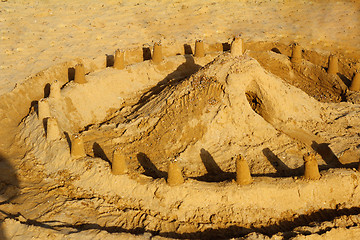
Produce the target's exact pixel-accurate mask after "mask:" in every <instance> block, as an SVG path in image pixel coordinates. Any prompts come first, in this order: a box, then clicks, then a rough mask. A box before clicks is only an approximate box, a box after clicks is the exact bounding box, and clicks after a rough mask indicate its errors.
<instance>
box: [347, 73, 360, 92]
mask: <svg viewBox="0 0 360 240" xmlns="http://www.w3.org/2000/svg"><path fill="white" fill-rule="evenodd" d="M349 89H350V90H351V91H360V71H359V70H357V71H356V72H355V75H354V77H353V79H352V81H351V85H350V87H349Z"/></svg>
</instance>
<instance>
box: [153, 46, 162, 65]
mask: <svg viewBox="0 0 360 240" xmlns="http://www.w3.org/2000/svg"><path fill="white" fill-rule="evenodd" d="M162 59H163V56H162V46H161V42H157V43H155V44H154V49H153V55H152V60H153V62H154V63H155V64H159V63H161V62H162Z"/></svg>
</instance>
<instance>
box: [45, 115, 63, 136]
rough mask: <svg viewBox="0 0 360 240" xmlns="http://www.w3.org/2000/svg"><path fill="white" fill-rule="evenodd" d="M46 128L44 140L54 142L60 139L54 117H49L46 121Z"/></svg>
mask: <svg viewBox="0 0 360 240" xmlns="http://www.w3.org/2000/svg"><path fill="white" fill-rule="evenodd" d="M46 126H47V128H46V138H47V140H50V141H52V140H56V139H60V138H61V135H60V130H59V126H58V123H57V120H56V118H54V117H49V118H48V119H47V125H46Z"/></svg>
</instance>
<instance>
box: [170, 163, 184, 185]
mask: <svg viewBox="0 0 360 240" xmlns="http://www.w3.org/2000/svg"><path fill="white" fill-rule="evenodd" d="M167 183H168V184H169V185H170V186H176V185H180V184H182V183H184V178H183V176H182V172H181V169H180V167H179V165H178V163H177V160H176V159H175V160H171V161H170V162H169V169H168V178H167Z"/></svg>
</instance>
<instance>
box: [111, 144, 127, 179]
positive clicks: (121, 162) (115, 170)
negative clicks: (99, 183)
mask: <svg viewBox="0 0 360 240" xmlns="http://www.w3.org/2000/svg"><path fill="white" fill-rule="evenodd" d="M127 171H128V168H127V164H126V157H125V155H124V154H122V152H121V149H120V148H116V149H115V150H114V152H113V160H112V164H111V172H112V174H114V175H122V174H125V173H127Z"/></svg>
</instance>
